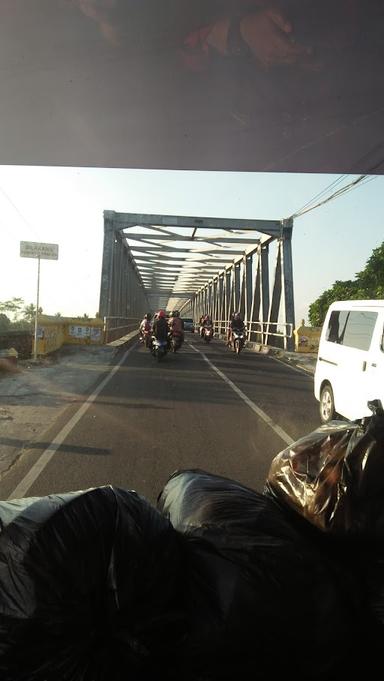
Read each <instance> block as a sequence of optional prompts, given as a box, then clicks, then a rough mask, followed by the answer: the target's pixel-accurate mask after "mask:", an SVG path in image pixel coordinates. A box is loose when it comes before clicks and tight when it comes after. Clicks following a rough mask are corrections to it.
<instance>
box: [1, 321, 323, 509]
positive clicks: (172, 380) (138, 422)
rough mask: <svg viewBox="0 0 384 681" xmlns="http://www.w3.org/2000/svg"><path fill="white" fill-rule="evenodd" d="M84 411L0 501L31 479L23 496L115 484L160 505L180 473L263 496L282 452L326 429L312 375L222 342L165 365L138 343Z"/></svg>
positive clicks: (17, 472)
mask: <svg viewBox="0 0 384 681" xmlns="http://www.w3.org/2000/svg"><path fill="white" fill-rule="evenodd" d="M201 353H203V354H201ZM207 360H209V362H210V363H209V362H208V361H207ZM116 362H118V359H116ZM78 410H79V404H76V405H72V406H71V407H69V408H68V410H67V411H66V412H65V413H64V414H63V415H61V417H60V418H59V419H58V420H57V421H56V423H55V424H54V426H52V427H51V428H50V429H49V430H48V431H47V432H46V433H44V436H43V437H42V438H41V442H40V443H34V448H33V449H31V450H27V451H26V452H25V453H24V454H23V456H22V457H20V459H19V461H18V462H17V463H16V464H15V465H14V466H13V468H12V469H11V470H10V472H9V473H8V475H7V476H6V477H5V478H4V479H3V480H2V481H1V483H0V498H3V499H4V498H7V497H8V496H10V495H11V496H15V495H14V494H13V492H14V490H15V489H16V488H17V486H18V485H19V483H20V481H24V482H25V480H26V477H25V476H29V477H27V483H26V485H24V488H25V491H23V493H22V494H20V495H16V496H40V495H46V494H51V493H57V492H64V491H69V490H77V489H86V488H88V487H92V486H98V485H104V484H109V483H110V484H113V485H117V486H120V487H124V488H129V489H135V490H136V491H137V492H139V493H140V494H142V495H144V496H145V497H147V498H148V499H149V500H150V501H152V502H154V501H155V500H156V497H157V495H158V493H159V492H160V490H161V488H162V486H163V485H164V483H165V482H166V480H167V478H168V477H169V475H171V474H172V473H173V472H174V471H175V470H176V469H180V468H202V469H204V470H207V471H210V472H212V473H218V474H221V475H225V476H228V477H231V478H235V479H237V480H239V481H241V482H243V483H245V484H247V485H249V486H251V487H253V488H256V489H259V490H261V489H262V487H263V484H264V481H265V478H266V475H267V472H268V469H269V466H270V462H271V460H272V458H273V457H274V456H275V454H277V453H278V452H279V451H281V450H282V449H284V448H285V447H286V446H287V443H288V442H289V441H290V440H296V439H298V438H299V437H301V436H302V435H304V434H306V433H308V432H309V431H311V430H313V429H314V428H316V427H317V426H318V425H320V424H319V417H318V406H317V402H316V400H315V398H314V396H313V377H312V376H311V375H307V374H306V373H304V372H302V371H300V370H298V369H295V368H293V367H290V366H288V365H286V364H284V363H282V362H279V361H277V360H275V359H273V358H272V357H269V356H268V355H261V354H257V353H253V352H251V351H247V350H245V351H244V352H243V353H242V354H241V355H240V356H239V357H238V356H236V355H234V354H233V353H231V352H230V351H229V350H227V349H226V348H225V347H224V343H223V342H222V341H218V340H214V341H213V342H212V343H211V344H209V345H208V344H206V343H204V342H203V341H202V340H200V339H199V338H198V337H197V336H195V335H193V334H187V340H186V343H185V345H184V347H183V348H182V350H181V351H180V352H179V353H177V354H176V355H173V354H169V355H167V357H166V358H165V359H164V360H163V361H162V362H160V363H156V362H155V360H154V359H153V358H152V356H151V355H150V354H149V352H148V351H147V350H145V349H144V348H143V347H141V346H140V347H139V346H138V345H134V346H132V348H131V349H130V350H129V351H128V354H127V356H126V357H124V360H123V363H122V365H121V366H120V367H118V368H117V369H116V371H115V373H114V375H113V376H112V377H111V378H110V380H109V381H108V382H107V383H106V385H105V386H104V388H103V389H102V390H101V392H100V393H99V394H98V395H97V397H96V398H95V399H94V401H93V402H92V403H91V405H90V406H89V408H88V409H87V410H86V411H85V413H84V414H83V415H81V414H78ZM71 419H72V422H71ZM73 420H75V421H76V420H77V422H76V423H74V424H73ZM68 422H70V423H72V424H73V427H72V428H71V429H70V428H67V430H68V431H69V432H68V433H67V434H66V437H65V438H64V439H63V441H62V444H61V445H60V446H59V447H58V449H57V451H52V452H50V454H49V456H50V457H51V458H50V460H49V462H48V463H47V465H46V466H45V467H44V468H42V470H41V472H40V474H39V475H38V476H36V475H34V477H35V478H36V479H35V480H34V481H33V482H32V484H30V483H31V477H30V476H31V473H30V471H31V469H33V466H34V465H35V466H36V464H37V462H40V463H41V461H42V459H41V455H42V453H43V452H44V451H46V449H47V447H49V443H50V442H52V441H53V440H54V439H55V437H56V436H57V434H58V433H59V432H60V431H61V430H62V429H63V428H64V427H65V426H66V424H68ZM33 470H35V469H33ZM19 489H20V488H19Z"/></svg>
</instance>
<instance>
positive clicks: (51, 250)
mask: <svg viewBox="0 0 384 681" xmlns="http://www.w3.org/2000/svg"><path fill="white" fill-rule="evenodd" d="M20 256H21V257H22V258H44V260H58V259H59V245H58V244H44V243H39V242H37V241H20Z"/></svg>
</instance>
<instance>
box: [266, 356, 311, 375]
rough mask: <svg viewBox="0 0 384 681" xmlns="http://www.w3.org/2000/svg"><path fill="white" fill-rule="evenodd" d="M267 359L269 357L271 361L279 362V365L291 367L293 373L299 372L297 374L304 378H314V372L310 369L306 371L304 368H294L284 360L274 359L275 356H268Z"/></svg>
mask: <svg viewBox="0 0 384 681" xmlns="http://www.w3.org/2000/svg"><path fill="white" fill-rule="evenodd" d="M267 357H269V359H273V361H274V362H279V364H283V365H284V366H286V367H289V368H290V369H292V370H293V371H297V373H299V374H301V375H302V376H309V377H312V378H313V376H314V374H313V372H312V371H311V370H310V369H304V368H303V367H296V366H293V365H292V364H289V363H288V362H284V361H283V360H282V359H279V358H278V357H273V355H267Z"/></svg>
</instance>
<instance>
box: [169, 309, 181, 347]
mask: <svg viewBox="0 0 384 681" xmlns="http://www.w3.org/2000/svg"><path fill="white" fill-rule="evenodd" d="M168 326H169V330H170V332H171V335H172V336H180V341H181V343H184V322H183V320H182V319H181V317H180V312H179V310H175V311H174V312H172V315H171V317H170V319H169V320H168Z"/></svg>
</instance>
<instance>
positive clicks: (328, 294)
mask: <svg viewBox="0 0 384 681" xmlns="http://www.w3.org/2000/svg"><path fill="white" fill-rule="evenodd" d="M361 298H363V299H364V298H371V299H373V300H376V299H378V298H384V242H383V243H382V244H381V246H379V247H378V248H375V249H374V250H373V251H372V255H371V257H370V258H369V259H368V260H367V263H366V265H365V268H364V269H363V270H362V271H361V272H358V273H357V274H356V279H353V280H352V279H349V280H348V281H335V283H334V284H333V286H331V288H329V289H327V290H326V291H324V292H323V293H322V294H321V296H319V297H318V298H317V299H316V300H315V301H314V302H313V303H312V304H311V305H310V306H309V313H308V317H309V321H310V323H311V325H312V326H321V325H322V324H323V322H324V318H325V315H326V313H327V310H328V307H329V306H330V305H331V303H334V302H335V301H336V300H358V299H361Z"/></svg>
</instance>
